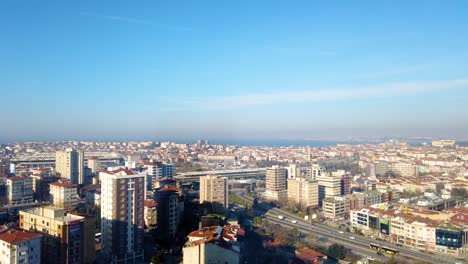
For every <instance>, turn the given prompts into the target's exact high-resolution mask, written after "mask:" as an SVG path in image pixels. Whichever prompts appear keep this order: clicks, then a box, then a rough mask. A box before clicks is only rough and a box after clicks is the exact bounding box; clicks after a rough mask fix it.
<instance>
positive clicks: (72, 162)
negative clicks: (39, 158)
mask: <svg viewBox="0 0 468 264" xmlns="http://www.w3.org/2000/svg"><path fill="white" fill-rule="evenodd" d="M84 169H85V168H84V151H83V150H79V151H77V150H74V149H71V148H69V149H66V150H61V151H57V152H56V153H55V171H56V172H57V173H60V176H61V177H62V178H66V179H69V180H70V181H71V182H72V183H75V184H83V183H84V182H85V172H84Z"/></svg>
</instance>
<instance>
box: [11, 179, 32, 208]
mask: <svg viewBox="0 0 468 264" xmlns="http://www.w3.org/2000/svg"><path fill="white" fill-rule="evenodd" d="M6 185H7V195H8V203H9V204H11V205H14V204H24V203H32V202H33V197H34V192H33V179H32V178H31V177H22V176H13V177H10V178H7V179H6Z"/></svg>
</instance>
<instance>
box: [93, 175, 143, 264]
mask: <svg viewBox="0 0 468 264" xmlns="http://www.w3.org/2000/svg"><path fill="white" fill-rule="evenodd" d="M145 176H146V174H145V173H140V174H137V173H135V172H134V171H132V170H128V169H118V170H114V171H105V172H100V173H99V178H100V180H101V218H102V221H101V233H102V251H103V253H104V255H105V256H106V257H107V258H108V260H109V262H110V263H126V262H133V261H136V260H138V259H140V260H141V259H142V257H143V232H144V208H143V200H144V180H145Z"/></svg>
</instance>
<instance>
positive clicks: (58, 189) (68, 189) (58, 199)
mask: <svg viewBox="0 0 468 264" xmlns="http://www.w3.org/2000/svg"><path fill="white" fill-rule="evenodd" d="M49 187H50V200H51V202H52V204H53V205H54V206H55V207H58V208H65V209H71V208H73V207H75V206H76V205H77V204H78V203H79V202H80V197H79V195H78V185H77V184H73V183H69V182H54V183H51V184H49Z"/></svg>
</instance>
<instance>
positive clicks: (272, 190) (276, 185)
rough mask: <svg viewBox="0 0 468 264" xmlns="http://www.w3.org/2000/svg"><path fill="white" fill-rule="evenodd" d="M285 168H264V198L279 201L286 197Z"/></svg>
mask: <svg viewBox="0 0 468 264" xmlns="http://www.w3.org/2000/svg"><path fill="white" fill-rule="evenodd" d="M286 179H287V177H286V169H285V168H280V167H279V166H272V167H271V168H268V169H267V170H266V177H265V180H266V188H265V198H267V199H270V200H276V201H281V200H283V199H286V198H287V195H288V194H287V191H286Z"/></svg>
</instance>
